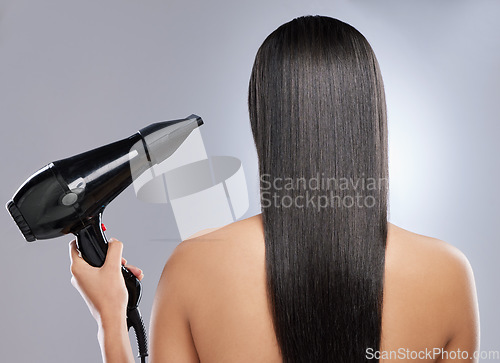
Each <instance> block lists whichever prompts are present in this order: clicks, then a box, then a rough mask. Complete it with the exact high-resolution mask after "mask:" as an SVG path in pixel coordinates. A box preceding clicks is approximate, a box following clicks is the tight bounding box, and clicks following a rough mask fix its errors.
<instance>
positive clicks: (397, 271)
mask: <svg viewBox="0 0 500 363" xmlns="http://www.w3.org/2000/svg"><path fill="white" fill-rule="evenodd" d="M385 281H386V287H387V289H385V290H386V291H384V294H385V293H387V300H386V299H385V295H384V304H385V303H386V302H387V305H388V309H387V310H388V318H390V317H391V313H390V311H389V310H392V311H396V312H399V313H400V315H401V316H412V314H413V316H415V320H416V322H418V326H420V327H422V328H423V329H424V330H425V331H427V332H429V331H434V332H437V331H440V332H441V333H442V339H443V341H442V342H443V344H444V345H446V344H448V343H449V342H450V341H451V340H452V339H453V337H456V336H458V335H460V336H462V338H461V339H463V341H464V342H466V343H460V344H463V345H462V346H463V347H466V349H469V348H468V347H472V348H474V346H475V344H476V343H477V340H478V320H479V316H478V308H477V297H476V288H475V282H474V274H473V271H472V267H471V264H470V263H469V260H468V259H467V257H466V256H465V254H464V253H463V252H462V251H460V250H459V249H458V248H457V247H455V246H453V245H452V244H450V243H447V242H445V241H442V240H440V239H437V238H433V237H428V236H424V235H420V234H417V233H413V232H410V231H408V230H405V229H403V228H400V227H398V226H395V225H393V224H392V223H389V225H388V237H387V251H386V279H385ZM410 310H411V311H410ZM426 322H427V323H426ZM426 324H427V325H426ZM422 334H424V331H422ZM427 334H429V333H427ZM464 334H465V335H467V336H465V335H464ZM434 338H436V337H434ZM455 341H456V340H455ZM472 348H470V349H472Z"/></svg>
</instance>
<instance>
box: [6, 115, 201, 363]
mask: <svg viewBox="0 0 500 363" xmlns="http://www.w3.org/2000/svg"><path fill="white" fill-rule="evenodd" d="M202 124H203V120H202V119H201V117H199V116H197V115H191V116H189V117H187V118H185V119H180V120H173V121H164V122H158V123H154V124H152V125H150V126H147V127H145V128H143V129H141V130H139V131H138V132H137V133H135V134H134V135H132V136H130V137H129V138H126V139H123V140H120V141H117V142H114V143H112V144H109V145H105V146H102V147H99V148H97V149H94V150H90V151H87V152H84V153H82V154H78V155H75V156H72V157H70V158H67V159H63V160H59V161H54V162H52V163H50V164H48V165H46V166H45V167H43V168H42V169H40V170H39V171H37V172H36V173H35V174H33V175H32V176H31V177H30V178H28V180H26V181H25V182H24V184H23V185H22V186H21V187H20V188H19V189H18V191H17V192H16V194H15V195H14V196H13V197H12V200H10V201H9V202H8V203H7V205H6V207H7V210H8V211H9V212H10V214H11V215H12V217H13V219H14V221H15V222H16V223H17V226H18V227H19V229H20V230H21V232H22V234H23V235H24V237H25V239H26V241H28V242H32V241H35V240H37V239H49V238H55V237H59V236H62V235H65V234H68V233H73V234H74V235H75V236H76V241H77V246H78V249H79V251H80V252H81V255H82V257H83V258H84V259H85V260H86V261H87V262H88V263H89V264H90V265H92V266H95V267H100V266H102V265H103V264H104V261H105V258H106V252H107V249H108V240H107V238H106V237H105V235H104V231H103V225H102V222H101V218H102V213H103V211H104V208H105V207H106V206H107V205H108V204H109V203H110V202H111V201H112V200H113V199H114V198H115V197H116V196H118V194H120V193H121V192H122V191H123V190H125V188H127V187H128V186H129V185H130V184H131V183H132V182H133V181H134V180H135V179H136V178H137V177H138V176H140V175H141V174H142V173H144V172H145V171H146V170H148V169H149V168H150V167H152V166H153V165H155V164H159V163H161V162H162V161H164V160H165V159H167V158H168V157H169V156H170V155H172V154H173V153H174V152H175V151H176V150H177V148H178V147H179V146H180V145H181V144H182V143H183V142H184V140H185V139H186V138H187V137H188V136H189V134H190V133H191V131H193V130H194V129H195V128H197V127H199V126H201V125H202ZM122 272H123V276H124V278H125V283H126V286H127V290H128V293H129V301H128V311H127V322H128V327H129V329H130V327H131V326H132V327H133V328H134V330H135V332H136V336H137V341H138V345H139V357H141V358H142V359H143V361H144V359H145V358H144V357H145V356H147V340H146V332H145V328H144V324H143V322H142V318H141V315H140V312H139V310H138V305H139V301H140V299H141V283H140V281H139V280H138V279H137V278H136V277H135V276H134V275H133V274H132V273H131V272H130V271H128V270H127V269H126V268H125V267H122Z"/></svg>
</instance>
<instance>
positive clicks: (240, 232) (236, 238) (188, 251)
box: [171, 214, 263, 261]
mask: <svg viewBox="0 0 500 363" xmlns="http://www.w3.org/2000/svg"><path fill="white" fill-rule="evenodd" d="M260 231H263V229H262V222H261V218H260V214H257V215H255V216H252V217H249V218H246V219H242V220H240V221H236V222H234V223H230V224H228V225H226V226H223V227H219V228H209V229H205V230H202V231H199V232H197V233H195V234H194V235H192V236H190V237H189V238H187V239H185V240H184V241H182V242H181V243H180V244H179V245H178V246H177V247H176V248H175V250H174V252H173V253H172V256H171V259H172V258H174V259H178V258H188V257H191V258H194V257H195V256H196V255H200V256H203V259H204V260H205V261H206V260H207V259H209V258H210V257H211V256H215V255H219V254H221V253H226V254H229V253H238V252H240V253H243V254H244V253H245V252H248V251H249V250H251V249H253V248H256V247H257V245H258V244H257V243H255V241H256V239H258V238H256V237H257V236H259V232H260Z"/></svg>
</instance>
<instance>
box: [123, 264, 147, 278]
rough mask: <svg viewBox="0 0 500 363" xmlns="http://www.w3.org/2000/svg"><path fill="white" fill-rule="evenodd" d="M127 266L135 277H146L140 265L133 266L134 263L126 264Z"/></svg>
mask: <svg viewBox="0 0 500 363" xmlns="http://www.w3.org/2000/svg"><path fill="white" fill-rule="evenodd" d="M125 267H126V268H127V269H128V270H129V271H130V272H132V273H133V274H134V276H135V277H137V278H138V279H139V281H141V280H142V278H143V277H144V273H143V272H142V270H141V269H140V268H139V267H136V266H133V265H125Z"/></svg>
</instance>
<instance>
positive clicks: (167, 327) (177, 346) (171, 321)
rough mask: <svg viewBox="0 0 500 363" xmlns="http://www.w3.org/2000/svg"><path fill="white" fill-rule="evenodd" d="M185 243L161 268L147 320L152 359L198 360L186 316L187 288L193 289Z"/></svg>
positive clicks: (166, 362)
mask: <svg viewBox="0 0 500 363" xmlns="http://www.w3.org/2000/svg"><path fill="white" fill-rule="evenodd" d="M185 247H186V242H182V243H181V244H179V245H178V246H177V247H176V249H175V250H174V252H173V253H172V255H171V256H170V258H169V259H168V261H167V263H166V264H165V268H164V269H163V273H162V275H161V278H160V281H159V283H158V288H157V289H156V295H155V299H154V302H153V310H152V312H151V322H150V330H151V331H150V332H151V334H150V340H151V349H150V350H151V362H154V363H169V362H175V363H197V362H199V357H198V353H197V351H196V348H195V344H194V340H193V337H192V334H191V327H190V323H189V317H188V307H189V305H190V300H191V299H192V296H190V291H193V290H196V288H195V286H194V284H193V281H194V280H195V279H196V278H195V277H194V276H193V274H192V271H191V269H192V267H193V266H192V265H191V264H190V263H189V261H188V260H189V251H188V250H187V249H186V248H185Z"/></svg>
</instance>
